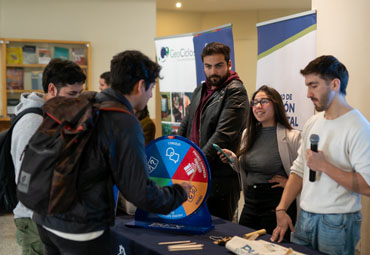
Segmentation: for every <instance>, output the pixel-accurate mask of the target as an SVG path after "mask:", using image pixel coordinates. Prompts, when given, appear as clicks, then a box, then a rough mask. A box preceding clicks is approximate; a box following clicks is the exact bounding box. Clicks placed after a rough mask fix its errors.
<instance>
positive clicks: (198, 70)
mask: <svg viewBox="0 0 370 255" xmlns="http://www.w3.org/2000/svg"><path fill="white" fill-rule="evenodd" d="M210 42H221V43H225V44H227V45H228V46H229V47H230V49H231V52H230V58H231V60H232V63H233V70H234V63H235V60H234V59H235V58H234V40H233V34H232V26H231V24H227V25H224V26H220V27H216V28H212V29H209V30H206V31H202V32H196V33H191V34H183V35H177V36H170V37H161V38H156V39H155V46H156V54H157V62H158V64H159V65H160V66H161V67H162V69H161V73H160V76H161V77H162V79H160V80H159V90H160V92H161V118H162V134H163V135H171V134H176V133H177V129H178V127H179V126H180V123H181V120H182V119H183V117H184V115H185V113H186V109H187V106H188V105H189V104H190V102H191V98H192V94H193V91H194V89H195V88H196V87H197V85H199V84H200V83H201V81H204V80H205V76H204V71H203V62H202V58H201V53H202V51H203V48H204V46H205V45H206V44H207V43H210Z"/></svg>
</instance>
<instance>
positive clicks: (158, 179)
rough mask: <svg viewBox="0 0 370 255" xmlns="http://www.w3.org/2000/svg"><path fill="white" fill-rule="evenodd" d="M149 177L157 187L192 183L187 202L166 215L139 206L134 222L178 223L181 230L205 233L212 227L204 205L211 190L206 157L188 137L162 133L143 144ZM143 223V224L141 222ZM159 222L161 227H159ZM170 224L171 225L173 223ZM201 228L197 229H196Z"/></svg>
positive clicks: (147, 225)
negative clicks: (144, 145) (152, 212)
mask: <svg viewBox="0 0 370 255" xmlns="http://www.w3.org/2000/svg"><path fill="white" fill-rule="evenodd" d="M146 154H147V160H148V168H149V176H150V178H151V179H152V180H153V181H154V182H155V183H156V184H157V185H159V186H168V185H172V184H180V183H183V182H188V183H189V182H191V185H192V187H191V190H190V193H189V196H188V199H187V201H186V202H184V203H183V204H182V205H181V206H179V207H178V208H177V209H175V210H174V211H172V212H171V213H169V214H167V215H162V214H151V213H145V212H143V211H141V210H140V209H138V210H137V211H136V214H135V221H136V225H140V226H144V227H151V226H153V223H155V226H156V227H155V228H163V226H164V225H166V227H168V226H169V225H168V224H172V225H174V226H176V227H175V228H177V230H179V225H176V224H181V226H180V227H181V228H182V230H184V231H191V232H205V231H207V230H209V229H211V228H212V227H213V225H212V220H211V217H210V215H209V212H208V209H207V206H206V204H205V202H206V199H207V196H208V192H209V191H210V181H211V176H210V168H209V165H208V162H207V159H206V157H205V156H204V154H203V153H202V151H201V150H200V149H199V147H198V146H197V145H195V144H194V143H193V142H191V141H190V140H188V139H186V138H184V137H180V136H162V137H160V138H158V139H156V140H154V141H152V142H151V143H149V144H148V145H147V147H146ZM143 222H145V223H143ZM161 223H167V224H162V227H158V226H160V225H161ZM172 227H173V226H172ZM199 229H200V230H199Z"/></svg>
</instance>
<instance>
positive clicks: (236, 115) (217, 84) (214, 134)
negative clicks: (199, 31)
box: [178, 42, 249, 221]
mask: <svg viewBox="0 0 370 255" xmlns="http://www.w3.org/2000/svg"><path fill="white" fill-rule="evenodd" d="M201 56H202V61H203V67H204V73H205V76H206V81H205V82H203V83H202V84H200V85H199V86H198V87H197V88H196V89H195V90H194V92H193V97H192V102H191V104H190V105H189V107H188V108H187V112H186V115H185V117H184V119H183V120H182V122H181V125H180V128H179V131H178V134H179V135H181V136H184V137H186V138H188V139H190V140H191V141H193V142H194V143H195V144H197V145H198V146H199V147H200V148H201V149H202V151H203V153H204V154H205V156H206V157H207V160H208V162H209V165H210V168H211V177H212V179H211V192H210V194H209V197H208V200H207V206H208V209H209V211H210V213H211V214H212V215H214V216H217V217H220V218H223V219H226V220H230V221H231V220H232V218H233V216H234V213H235V209H236V207H237V204H238V200H239V197H240V183H239V179H238V175H237V173H236V172H235V171H233V169H232V168H231V167H230V166H229V165H228V164H224V163H222V161H221V160H220V158H219V156H218V155H217V151H216V150H215V149H214V148H213V146H212V144H214V143H215V144H218V145H219V146H220V147H221V148H226V149H229V150H232V151H237V150H238V148H239V144H240V139H241V134H242V131H243V130H244V128H245V124H246V120H247V114H248V107H249V102H248V95H247V91H246V89H245V87H244V85H243V83H242V81H241V80H240V78H239V76H238V74H237V73H236V72H234V71H232V70H231V67H232V64H231V60H230V48H229V47H228V46H227V45H225V44H222V43H218V42H212V43H209V44H207V46H206V47H205V48H204V49H203V51H202V55H201Z"/></svg>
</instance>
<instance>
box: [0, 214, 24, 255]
mask: <svg viewBox="0 0 370 255" xmlns="http://www.w3.org/2000/svg"><path fill="white" fill-rule="evenodd" d="M20 254H21V247H20V246H19V245H18V244H17V242H16V239H15V225H14V220H13V214H7V215H1V216H0V255H20Z"/></svg>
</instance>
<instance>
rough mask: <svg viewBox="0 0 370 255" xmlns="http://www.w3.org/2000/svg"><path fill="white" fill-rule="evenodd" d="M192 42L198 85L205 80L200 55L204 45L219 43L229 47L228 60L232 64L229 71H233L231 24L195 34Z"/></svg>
mask: <svg viewBox="0 0 370 255" xmlns="http://www.w3.org/2000/svg"><path fill="white" fill-rule="evenodd" d="M193 41H194V52H195V63H196V70H197V84H198V85H199V84H200V83H201V82H202V81H204V80H205V79H206V77H205V75H204V71H203V61H202V57H201V54H202V51H203V48H204V47H206V45H207V44H208V43H210V42H220V43H223V44H226V45H227V46H229V47H230V59H231V62H232V68H231V69H232V70H234V71H235V57H234V39H233V31H232V26H231V24H230V25H225V26H222V27H218V28H213V29H210V30H207V31H203V32H199V33H195V34H194V39H193Z"/></svg>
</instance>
